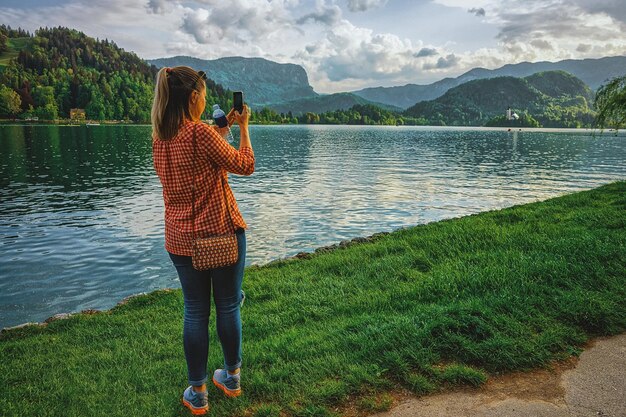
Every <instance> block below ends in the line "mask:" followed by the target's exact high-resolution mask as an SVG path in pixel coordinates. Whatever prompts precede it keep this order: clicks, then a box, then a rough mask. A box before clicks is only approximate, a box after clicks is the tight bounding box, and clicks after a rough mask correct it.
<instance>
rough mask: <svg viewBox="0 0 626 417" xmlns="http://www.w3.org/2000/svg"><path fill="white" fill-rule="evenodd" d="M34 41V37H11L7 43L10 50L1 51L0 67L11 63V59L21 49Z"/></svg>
mask: <svg viewBox="0 0 626 417" xmlns="http://www.w3.org/2000/svg"><path fill="white" fill-rule="evenodd" d="M32 41H33V38H28V37H25V38H9V39H8V40H7V45H8V46H9V50H8V51H7V52H2V53H0V67H5V66H7V65H9V61H10V60H11V59H13V58H15V57H17V55H18V54H19V53H20V51H21V50H24V49H26V48H28V46H29V45H30V44H31V42H32Z"/></svg>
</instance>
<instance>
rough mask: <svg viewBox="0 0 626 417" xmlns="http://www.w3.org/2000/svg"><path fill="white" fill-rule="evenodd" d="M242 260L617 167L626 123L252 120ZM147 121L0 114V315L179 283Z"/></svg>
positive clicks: (26, 314) (80, 304) (98, 303)
mask: <svg viewBox="0 0 626 417" xmlns="http://www.w3.org/2000/svg"><path fill="white" fill-rule="evenodd" d="M252 138H253V143H254V147H255V155H256V160H257V164H256V171H255V173H254V175H252V176H251V177H238V176H231V177H230V182H231V185H232V187H233V190H234V193H235V195H236V197H237V200H238V202H239V206H240V209H241V211H242V212H243V215H244V217H245V219H246V221H247V223H248V225H249V226H250V229H249V230H248V248H249V249H248V259H247V263H248V264H251V263H264V262H266V261H268V260H270V259H274V258H279V257H284V256H289V255H293V254H295V253H297V252H300V251H309V250H313V249H314V248H316V247H318V246H321V245H326V244H330V243H335V242H337V241H339V240H342V239H346V238H351V237H355V236H364V235H368V234H371V233H374V232H377V231H382V230H387V231H388V230H393V229H395V228H397V227H400V226H407V225H413V224H418V223H424V222H429V221H434V220H439V219H443V218H449V217H456V216H461V215H464V214H468V213H475V212H478V211H483V210H488V209H494V208H499V207H504V206H510V205H513V204H520V203H524V202H529V201H534V200H537V199H544V198H547V197H550V196H554V195H559V194H563V193H565V192H568V191H574V190H578V189H585V188H591V187H594V186H596V185H599V184H602V183H606V182H609V181H612V180H616V179H623V178H625V177H626V167H624V164H623V161H624V160H625V159H626V158H625V156H626V141H625V138H624V137H623V136H620V137H608V136H596V137H594V136H590V135H588V134H584V133H532V132H525V131H524V132H517V131H514V132H506V131H477V130H440V129H425V128H399V127H378V128H371V127H341V126H339V127H324V126H308V127H307V126H295V127H290V126H274V127H261V126H254V127H252ZM162 218H163V203H162V199H161V188H160V184H159V182H158V179H157V177H156V176H155V174H154V172H153V168H152V157H151V143H150V127H148V126H108V127H105V126H101V127H89V128H87V127H84V126H83V127H63V126H0V327H1V326H8V325H14V324H18V323H21V322H25V321H31V320H34V321H40V320H43V319H45V318H46V317H48V316H50V315H52V314H54V313H58V312H66V311H77V310H81V309H85V308H109V307H111V306H113V305H114V304H115V303H116V302H117V301H118V300H119V299H121V298H123V297H125V296H127V295H130V294H134V293H137V292H142V291H150V290H152V289H156V288H163V287H172V286H178V282H177V279H176V274H175V271H174V269H173V268H172V266H171V265H170V262H169V259H168V258H167V256H166V253H165V251H164V248H163V219H162Z"/></svg>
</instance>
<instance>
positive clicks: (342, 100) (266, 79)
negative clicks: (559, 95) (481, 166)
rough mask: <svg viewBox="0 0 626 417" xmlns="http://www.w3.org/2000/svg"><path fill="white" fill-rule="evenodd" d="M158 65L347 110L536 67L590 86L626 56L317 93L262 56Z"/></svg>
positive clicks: (260, 98)
mask: <svg viewBox="0 0 626 417" xmlns="http://www.w3.org/2000/svg"><path fill="white" fill-rule="evenodd" d="M148 62H149V63H151V64H153V65H155V66H157V67H162V66H176V65H188V66H191V67H193V68H196V69H198V70H204V71H205V72H207V74H208V76H209V77H210V78H212V79H213V80H215V81H216V82H217V83H219V84H221V85H223V86H224V87H225V88H228V89H230V90H233V91H237V90H241V91H244V94H245V99H246V102H248V103H249V104H250V105H252V106H253V107H256V108H260V107H270V108H272V109H274V110H276V111H278V112H288V111H291V112H292V113H293V114H302V113H306V112H313V113H322V112H326V111H332V110H345V109H349V108H351V107H352V106H354V105H356V104H359V105H368V104H373V105H377V106H379V107H382V108H385V109H387V110H394V111H397V110H401V109H407V108H409V107H411V106H413V105H415V104H416V103H418V102H421V101H428V100H433V99H436V98H438V97H441V96H443V95H444V94H445V93H446V92H447V91H448V90H450V89H451V88H454V87H457V86H459V85H461V84H463V83H466V82H468V81H473V80H480V79H490V78H496V77H502V76H510V77H518V78H523V77H527V76H530V75H532V74H535V73H538V72H545V71H566V72H568V73H570V74H572V75H574V76H576V77H577V78H580V79H581V80H582V81H583V82H584V83H585V84H587V85H588V86H589V87H590V88H591V89H592V90H596V89H597V88H598V87H600V86H601V85H602V84H603V83H604V82H605V81H607V80H609V79H611V78H614V77H617V76H621V75H624V73H626V56H616V57H605V58H599V59H583V60H574V59H569V60H564V61H558V62H535V63H531V62H522V63H519V64H509V65H505V66H503V67H500V68H497V69H493V70H489V69H485V68H474V69H472V70H470V71H468V72H466V73H464V74H462V75H460V76H458V77H456V78H444V79H442V80H440V81H437V82H434V83H432V84H427V85H418V84H407V85H404V86H397V87H375V88H365V89H362V90H358V91H353V92H346V93H336V94H327V95H325V94H318V93H316V92H315V91H314V90H313V87H311V85H310V84H309V80H308V76H307V74H306V71H305V70H304V68H303V67H301V66H300V65H296V64H279V63H276V62H273V61H269V60H266V59H263V58H243V57H230V58H220V59H216V60H202V59H197V58H191V57H187V56H177V57H171V58H161V59H154V60H150V61H148Z"/></svg>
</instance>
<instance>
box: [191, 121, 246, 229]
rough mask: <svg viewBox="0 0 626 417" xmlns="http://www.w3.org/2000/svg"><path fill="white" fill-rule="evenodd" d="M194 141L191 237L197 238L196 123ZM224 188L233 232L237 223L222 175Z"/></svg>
mask: <svg viewBox="0 0 626 417" xmlns="http://www.w3.org/2000/svg"><path fill="white" fill-rule="evenodd" d="M191 141H192V143H193V159H192V165H193V181H192V182H191V221H192V226H191V238H192V239H193V240H196V124H195V123H194V125H193V135H192V140H191ZM222 190H223V191H224V201H225V202H226V213H228V220H230V225H231V226H232V228H233V233H234V232H235V223H234V222H233V218H232V216H231V214H230V209H229V207H228V197H227V196H226V185H225V184H224V177H222Z"/></svg>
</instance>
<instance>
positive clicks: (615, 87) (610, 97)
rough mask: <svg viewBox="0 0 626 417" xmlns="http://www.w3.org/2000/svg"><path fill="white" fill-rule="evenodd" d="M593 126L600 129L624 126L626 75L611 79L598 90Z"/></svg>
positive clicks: (625, 116) (625, 119)
mask: <svg viewBox="0 0 626 417" xmlns="http://www.w3.org/2000/svg"><path fill="white" fill-rule="evenodd" d="M595 105H596V109H597V110H598V115H597V116H596V122H595V125H596V126H597V127H599V128H600V129H604V128H605V127H615V129H619V128H620V127H622V126H624V125H626V75H625V76H623V77H617V78H613V79H612V80H611V81H610V82H609V83H608V84H605V85H603V86H602V87H600V88H599V89H598V92H597V94H596V103H595Z"/></svg>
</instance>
